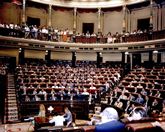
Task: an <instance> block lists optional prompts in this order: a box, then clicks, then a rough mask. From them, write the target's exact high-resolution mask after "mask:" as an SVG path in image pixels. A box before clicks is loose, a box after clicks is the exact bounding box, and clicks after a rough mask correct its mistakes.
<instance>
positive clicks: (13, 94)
mask: <svg viewBox="0 0 165 132" xmlns="http://www.w3.org/2000/svg"><path fill="white" fill-rule="evenodd" d="M13 96H16V94H15V93H8V94H7V97H13Z"/></svg>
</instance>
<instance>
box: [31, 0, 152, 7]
mask: <svg viewBox="0 0 165 132" xmlns="http://www.w3.org/2000/svg"><path fill="white" fill-rule="evenodd" d="M29 1H33V2H38V3H42V4H50V5H54V6H59V7H71V8H73V7H76V8H111V7H119V6H122V5H124V4H126V5H132V4H137V3H142V2H146V1H149V0H29Z"/></svg>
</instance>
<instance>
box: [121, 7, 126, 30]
mask: <svg viewBox="0 0 165 132" xmlns="http://www.w3.org/2000/svg"><path fill="white" fill-rule="evenodd" d="M122 28H123V32H126V4H124V5H123V24H122Z"/></svg>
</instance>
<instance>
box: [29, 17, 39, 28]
mask: <svg viewBox="0 0 165 132" xmlns="http://www.w3.org/2000/svg"><path fill="white" fill-rule="evenodd" d="M27 24H28V25H36V26H37V27H39V26H40V18H33V17H27Z"/></svg>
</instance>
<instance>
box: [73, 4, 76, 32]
mask: <svg viewBox="0 0 165 132" xmlns="http://www.w3.org/2000/svg"><path fill="white" fill-rule="evenodd" d="M76 30H77V8H76V7H75V8H74V10H73V31H74V32H76Z"/></svg>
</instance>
